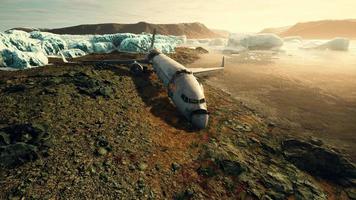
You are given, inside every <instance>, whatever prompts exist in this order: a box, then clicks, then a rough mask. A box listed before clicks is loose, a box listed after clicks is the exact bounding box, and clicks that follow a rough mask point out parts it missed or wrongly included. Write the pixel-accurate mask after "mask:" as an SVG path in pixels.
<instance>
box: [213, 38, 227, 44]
mask: <svg viewBox="0 0 356 200" xmlns="http://www.w3.org/2000/svg"><path fill="white" fill-rule="evenodd" d="M226 43H227V40H226V39H224V38H215V39H212V40H210V42H209V46H225V45H226Z"/></svg>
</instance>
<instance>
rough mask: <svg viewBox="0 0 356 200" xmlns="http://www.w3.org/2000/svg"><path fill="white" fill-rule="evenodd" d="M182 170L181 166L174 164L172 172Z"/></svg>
mask: <svg viewBox="0 0 356 200" xmlns="http://www.w3.org/2000/svg"><path fill="white" fill-rule="evenodd" d="M180 168H181V166H180V165H179V164H178V163H175V162H174V163H172V171H174V172H175V171H178V170H179V169H180Z"/></svg>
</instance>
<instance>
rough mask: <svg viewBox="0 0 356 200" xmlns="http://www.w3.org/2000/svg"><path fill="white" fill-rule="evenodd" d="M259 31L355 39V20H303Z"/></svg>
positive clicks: (308, 36) (284, 35) (308, 37)
mask: <svg viewBox="0 0 356 200" xmlns="http://www.w3.org/2000/svg"><path fill="white" fill-rule="evenodd" d="M261 32H263V33H275V34H277V35H280V36H282V37H286V36H301V37H303V38H306V39H331V38H334V37H347V38H350V39H356V20H323V21H313V22H303V23H297V24H295V25H294V26H291V27H288V28H269V29H264V30H262V31H261Z"/></svg>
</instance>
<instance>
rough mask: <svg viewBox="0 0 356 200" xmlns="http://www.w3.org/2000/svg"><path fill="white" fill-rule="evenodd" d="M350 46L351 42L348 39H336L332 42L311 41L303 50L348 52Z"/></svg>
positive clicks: (303, 46) (304, 45)
mask: <svg viewBox="0 0 356 200" xmlns="http://www.w3.org/2000/svg"><path fill="white" fill-rule="evenodd" d="M349 46H350V40H349V39H347V38H342V37H338V38H334V39H332V40H330V41H326V42H325V41H310V42H308V43H305V44H303V45H302V47H301V48H302V49H320V50H325V49H329V50H334V51H347V50H348V49H349Z"/></svg>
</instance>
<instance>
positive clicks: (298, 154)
mask: <svg viewBox="0 0 356 200" xmlns="http://www.w3.org/2000/svg"><path fill="white" fill-rule="evenodd" d="M282 151H283V154H284V157H285V158H286V159H287V160H289V161H290V162H291V163H293V164H294V165H295V166H297V167H298V168H300V169H302V170H305V171H307V172H309V173H311V174H313V175H316V176H319V177H322V178H325V179H329V180H335V181H337V182H340V183H345V184H350V183H352V182H353V181H354V179H355V178H356V167H355V165H354V164H353V163H352V162H350V161H349V160H347V159H346V158H345V157H343V156H342V155H341V154H339V153H337V152H335V151H334V150H332V149H330V148H327V147H324V146H318V145H315V144H312V143H310V142H307V141H303V140H298V139H288V140H285V141H283V142H282Z"/></svg>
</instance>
